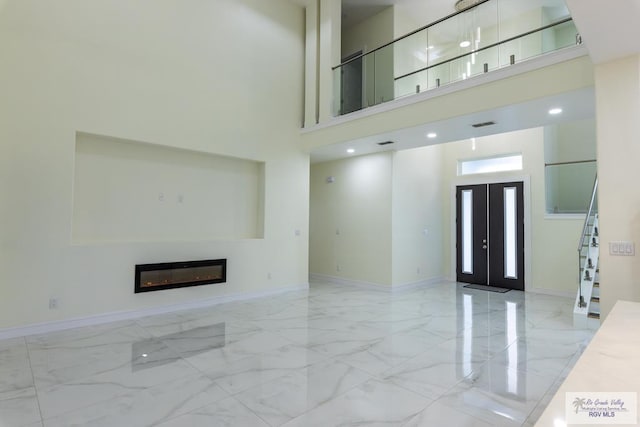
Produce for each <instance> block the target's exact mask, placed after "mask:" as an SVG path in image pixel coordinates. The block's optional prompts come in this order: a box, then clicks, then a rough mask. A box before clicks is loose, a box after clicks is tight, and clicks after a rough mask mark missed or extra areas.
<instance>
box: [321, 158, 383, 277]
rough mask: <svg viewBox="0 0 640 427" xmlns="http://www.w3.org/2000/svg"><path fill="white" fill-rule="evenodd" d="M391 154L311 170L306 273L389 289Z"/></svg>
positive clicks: (326, 163)
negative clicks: (307, 270) (387, 287)
mask: <svg viewBox="0 0 640 427" xmlns="http://www.w3.org/2000/svg"><path fill="white" fill-rule="evenodd" d="M392 168H393V155H392V154H391V153H388V152H387V153H379V154H371V155H365V156H358V157H353V158H349V159H344V160H336V161H331V162H323V163H317V164H313V165H312V166H311V202H310V232H309V241H310V243H309V245H310V248H309V253H310V260H309V270H310V272H311V274H317V275H322V276H326V277H331V278H338V279H343V280H349V281H353V282H360V283H367V284H374V285H382V286H391V280H392V277H391V271H392V267H391V250H392V247H391V246H392V245H391V194H392V184H391V182H392Z"/></svg>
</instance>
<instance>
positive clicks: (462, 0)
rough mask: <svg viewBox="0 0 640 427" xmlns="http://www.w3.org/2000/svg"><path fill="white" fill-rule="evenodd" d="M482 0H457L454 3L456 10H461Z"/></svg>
mask: <svg viewBox="0 0 640 427" xmlns="http://www.w3.org/2000/svg"><path fill="white" fill-rule="evenodd" d="M481 1H482V0H458V1H457V2H456V4H455V8H456V12H462V11H463V10H467V9H469V8H470V7H473V6H475V5H477V4H478V3H480V2H481Z"/></svg>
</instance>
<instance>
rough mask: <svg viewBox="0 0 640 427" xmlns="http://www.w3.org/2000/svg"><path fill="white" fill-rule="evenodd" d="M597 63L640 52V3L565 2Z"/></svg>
mask: <svg viewBox="0 0 640 427" xmlns="http://www.w3.org/2000/svg"><path fill="white" fill-rule="evenodd" d="M566 3H567V7H568V8H569V11H570V12H571V16H572V17H573V20H574V21H575V24H576V27H578V31H579V32H580V35H581V36H582V41H583V42H584V43H585V45H586V46H587V49H588V50H589V56H590V57H591V60H592V61H593V62H594V63H595V64H599V63H603V62H608V61H612V60H614V59H618V58H624V57H625V56H629V55H633V54H638V53H640V0H606V1H604V0H566Z"/></svg>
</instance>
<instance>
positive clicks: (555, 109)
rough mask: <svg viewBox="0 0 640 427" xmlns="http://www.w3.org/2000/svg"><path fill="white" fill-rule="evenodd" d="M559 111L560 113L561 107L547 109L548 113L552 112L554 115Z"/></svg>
mask: <svg viewBox="0 0 640 427" xmlns="http://www.w3.org/2000/svg"><path fill="white" fill-rule="evenodd" d="M560 113H562V108H552V109H550V110H549V114H553V115H554V116H555V115H556V114H560Z"/></svg>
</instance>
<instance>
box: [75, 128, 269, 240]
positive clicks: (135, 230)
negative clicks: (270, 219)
mask: <svg viewBox="0 0 640 427" xmlns="http://www.w3.org/2000/svg"><path fill="white" fill-rule="evenodd" d="M264 180H265V178H264V163H263V162H256V161H252V160H245V159H237V158H230V157H225V156H219V155H215V154H210V153H205V152H198V151H189V150H183V149H178V148H171V147H166V146H159V145H153V144H147V143H142V142H136V141H129V140H123V139H119V138H113V137H106V136H99V135H93V134H88V133H80V132H79V133H77V134H76V152H75V175H74V189H73V193H74V204H73V241H74V242H75V243H91V242H122V241H176V240H178V241H184V240H187V241H190V240H211V239H251V238H262V237H263V235H264V231H263V227H264Z"/></svg>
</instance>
